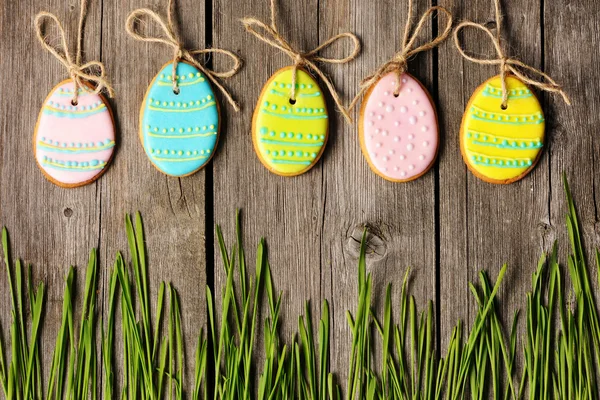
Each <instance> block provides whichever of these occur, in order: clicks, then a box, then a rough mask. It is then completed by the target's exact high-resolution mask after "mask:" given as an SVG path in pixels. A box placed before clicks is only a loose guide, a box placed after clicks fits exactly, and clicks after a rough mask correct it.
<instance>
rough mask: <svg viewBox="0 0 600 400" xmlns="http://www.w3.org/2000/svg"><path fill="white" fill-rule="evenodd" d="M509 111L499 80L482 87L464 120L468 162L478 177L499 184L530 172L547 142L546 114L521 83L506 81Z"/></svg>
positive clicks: (464, 140)
mask: <svg viewBox="0 0 600 400" xmlns="http://www.w3.org/2000/svg"><path fill="white" fill-rule="evenodd" d="M506 84H507V89H508V90H509V98H508V107H507V109H506V110H502V108H501V105H502V89H501V87H502V83H501V80H500V77H499V76H496V77H494V78H492V79H489V80H488V81H486V82H485V83H484V84H483V85H481V86H480V87H479V88H478V89H477V90H476V91H475V93H473V96H472V97H471V100H470V101H469V105H468V106H467V109H466V110H465V115H464V116H463V122H462V129H461V147H462V149H463V156H464V158H465V162H467V164H468V165H469V167H470V168H471V169H472V170H473V171H475V172H476V173H477V174H479V175H482V176H483V177H485V178H487V179H489V180H491V181H497V182H504V181H507V180H512V179H515V178H517V177H519V176H520V175H522V174H524V173H525V172H526V171H527V170H528V169H530V168H531V167H532V166H533V165H534V164H535V161H536V159H537V156H538V154H539V152H540V151H541V148H542V146H543V142H544V127H545V123H544V114H543V112H542V108H541V106H540V103H539V101H538V100H537V98H536V97H535V96H534V95H533V94H532V93H531V91H530V90H529V89H528V88H527V87H526V86H525V84H524V83H523V82H521V81H520V80H519V79H517V78H515V77H512V76H509V77H507V79H506Z"/></svg>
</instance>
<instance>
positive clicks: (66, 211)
mask: <svg viewBox="0 0 600 400" xmlns="http://www.w3.org/2000/svg"><path fill="white" fill-rule="evenodd" d="M64 213H65V217H67V218H71V216H72V215H73V210H72V209H70V208H69V207H67V208H65V211H64Z"/></svg>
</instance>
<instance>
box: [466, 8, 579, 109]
mask: <svg viewBox="0 0 600 400" xmlns="http://www.w3.org/2000/svg"><path fill="white" fill-rule="evenodd" d="M494 5H495V9H496V34H495V35H494V33H493V32H492V31H491V30H490V29H489V28H488V27H487V26H485V25H483V24H477V23H475V22H471V21H465V22H462V23H460V24H459V25H458V26H457V27H456V29H455V30H454V42H455V43H456V48H457V49H458V51H459V52H460V54H461V55H462V56H463V57H464V58H466V59H467V60H469V61H472V62H474V63H476V64H480V65H498V66H500V78H501V79H500V81H501V83H502V105H501V107H502V109H506V107H507V106H508V90H507V87H506V77H507V75H508V74H509V73H510V74H513V75H514V76H516V77H517V78H519V79H520V80H521V81H523V82H524V83H526V84H528V85H531V86H534V87H537V88H538V89H540V90H544V91H546V92H551V93H558V94H560V95H561V96H562V98H563V100H564V101H565V103H567V104H568V105H571V100H570V99H569V96H567V94H566V93H565V91H564V90H563V89H562V87H561V86H560V85H559V84H558V83H556V81H554V79H552V78H551V77H550V76H548V75H547V74H546V73H544V72H543V71H540V70H539V69H537V68H534V67H531V66H529V65H527V64H525V63H523V62H521V61H519V60H517V59H514V58H510V57H508V56H506V54H505V53H504V51H503V50H502V14H501V11H500V0H494ZM466 27H473V28H476V29H480V30H482V31H484V32H485V33H486V34H487V35H488V36H489V37H490V39H491V40H492V43H493V44H494V48H495V49H496V54H497V55H498V57H497V58H495V59H494V58H491V59H490V58H479V57H474V56H471V55H468V54H467V53H466V52H465V50H464V48H463V44H462V43H461V42H460V39H459V38H458V34H459V32H460V31H461V30H462V29H464V28H466ZM527 72H529V73H531V74H532V75H536V76H537V77H538V78H539V79H535V78H530V77H529V76H527V75H526V73H527Z"/></svg>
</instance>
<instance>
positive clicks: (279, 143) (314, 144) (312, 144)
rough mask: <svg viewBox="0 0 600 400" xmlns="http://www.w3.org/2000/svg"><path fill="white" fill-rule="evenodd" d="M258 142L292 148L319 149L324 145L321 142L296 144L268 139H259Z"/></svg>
mask: <svg viewBox="0 0 600 400" xmlns="http://www.w3.org/2000/svg"><path fill="white" fill-rule="evenodd" d="M260 142H261V143H265V144H275V145H283V146H292V147H321V146H323V144H324V143H323V142H316V143H298V142H286V141H284V140H270V139H260Z"/></svg>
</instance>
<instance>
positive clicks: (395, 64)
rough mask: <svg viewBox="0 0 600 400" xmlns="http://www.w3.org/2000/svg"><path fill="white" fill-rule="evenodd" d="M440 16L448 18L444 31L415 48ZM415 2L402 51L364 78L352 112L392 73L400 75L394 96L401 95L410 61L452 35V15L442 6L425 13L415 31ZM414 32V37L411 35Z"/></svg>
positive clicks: (408, 19) (411, 4) (410, 1)
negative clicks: (419, 38) (432, 18)
mask: <svg viewBox="0 0 600 400" xmlns="http://www.w3.org/2000/svg"><path fill="white" fill-rule="evenodd" d="M436 12H437V14H438V15H439V14H440V13H443V14H444V15H446V17H447V23H446V27H445V28H444V30H443V31H442V32H441V33H440V34H438V35H437V36H436V37H435V38H433V39H431V40H429V41H427V42H425V43H423V44H422V45H420V46H418V47H415V43H416V41H417V39H418V37H419V36H420V34H421V32H422V31H423V28H424V27H425V25H426V23H427V21H428V20H429V18H431V17H432V15H433V14H434V13H436ZM413 22H414V16H413V1H412V0H409V1H408V18H407V20H406V25H405V26H404V35H403V39H402V49H401V50H400V51H399V52H397V53H396V54H395V55H394V56H393V57H392V58H391V59H390V60H389V61H387V62H386V63H385V64H383V65H382V66H381V67H379V68H378V69H377V70H376V71H375V72H374V73H373V74H371V75H369V76H367V77H366V78H364V79H363V80H362V81H361V83H360V90H359V92H358V94H357V95H356V96H355V97H354V100H352V103H350V107H349V108H350V110H352V109H353V108H354V107H355V106H356V104H358V102H359V101H360V99H361V98H362V96H363V95H364V94H365V93H366V92H367V91H368V90H369V89H370V88H371V87H373V85H375V84H376V83H377V82H378V81H379V80H380V79H381V78H383V77H384V76H385V75H387V74H389V73H390V72H394V73H396V74H397V75H398V85H396V88H395V89H394V96H396V97H397V96H398V95H399V94H400V89H401V88H402V82H401V81H400V76H402V74H403V73H405V72H406V70H407V68H408V60H409V59H410V58H411V57H413V56H414V55H416V54H418V53H421V52H424V51H428V50H431V49H433V48H435V47H437V46H438V45H439V44H440V43H442V42H443V41H444V40H446V38H447V37H448V36H449V35H450V32H451V30H452V14H451V13H450V12H449V11H448V10H447V9H445V8H444V7H441V6H435V7H431V8H429V9H428V10H427V11H425V13H424V14H423V15H422V16H421V19H420V20H419V22H418V24H417V26H416V27H415V28H414V29H413ZM411 31H412V35H411Z"/></svg>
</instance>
